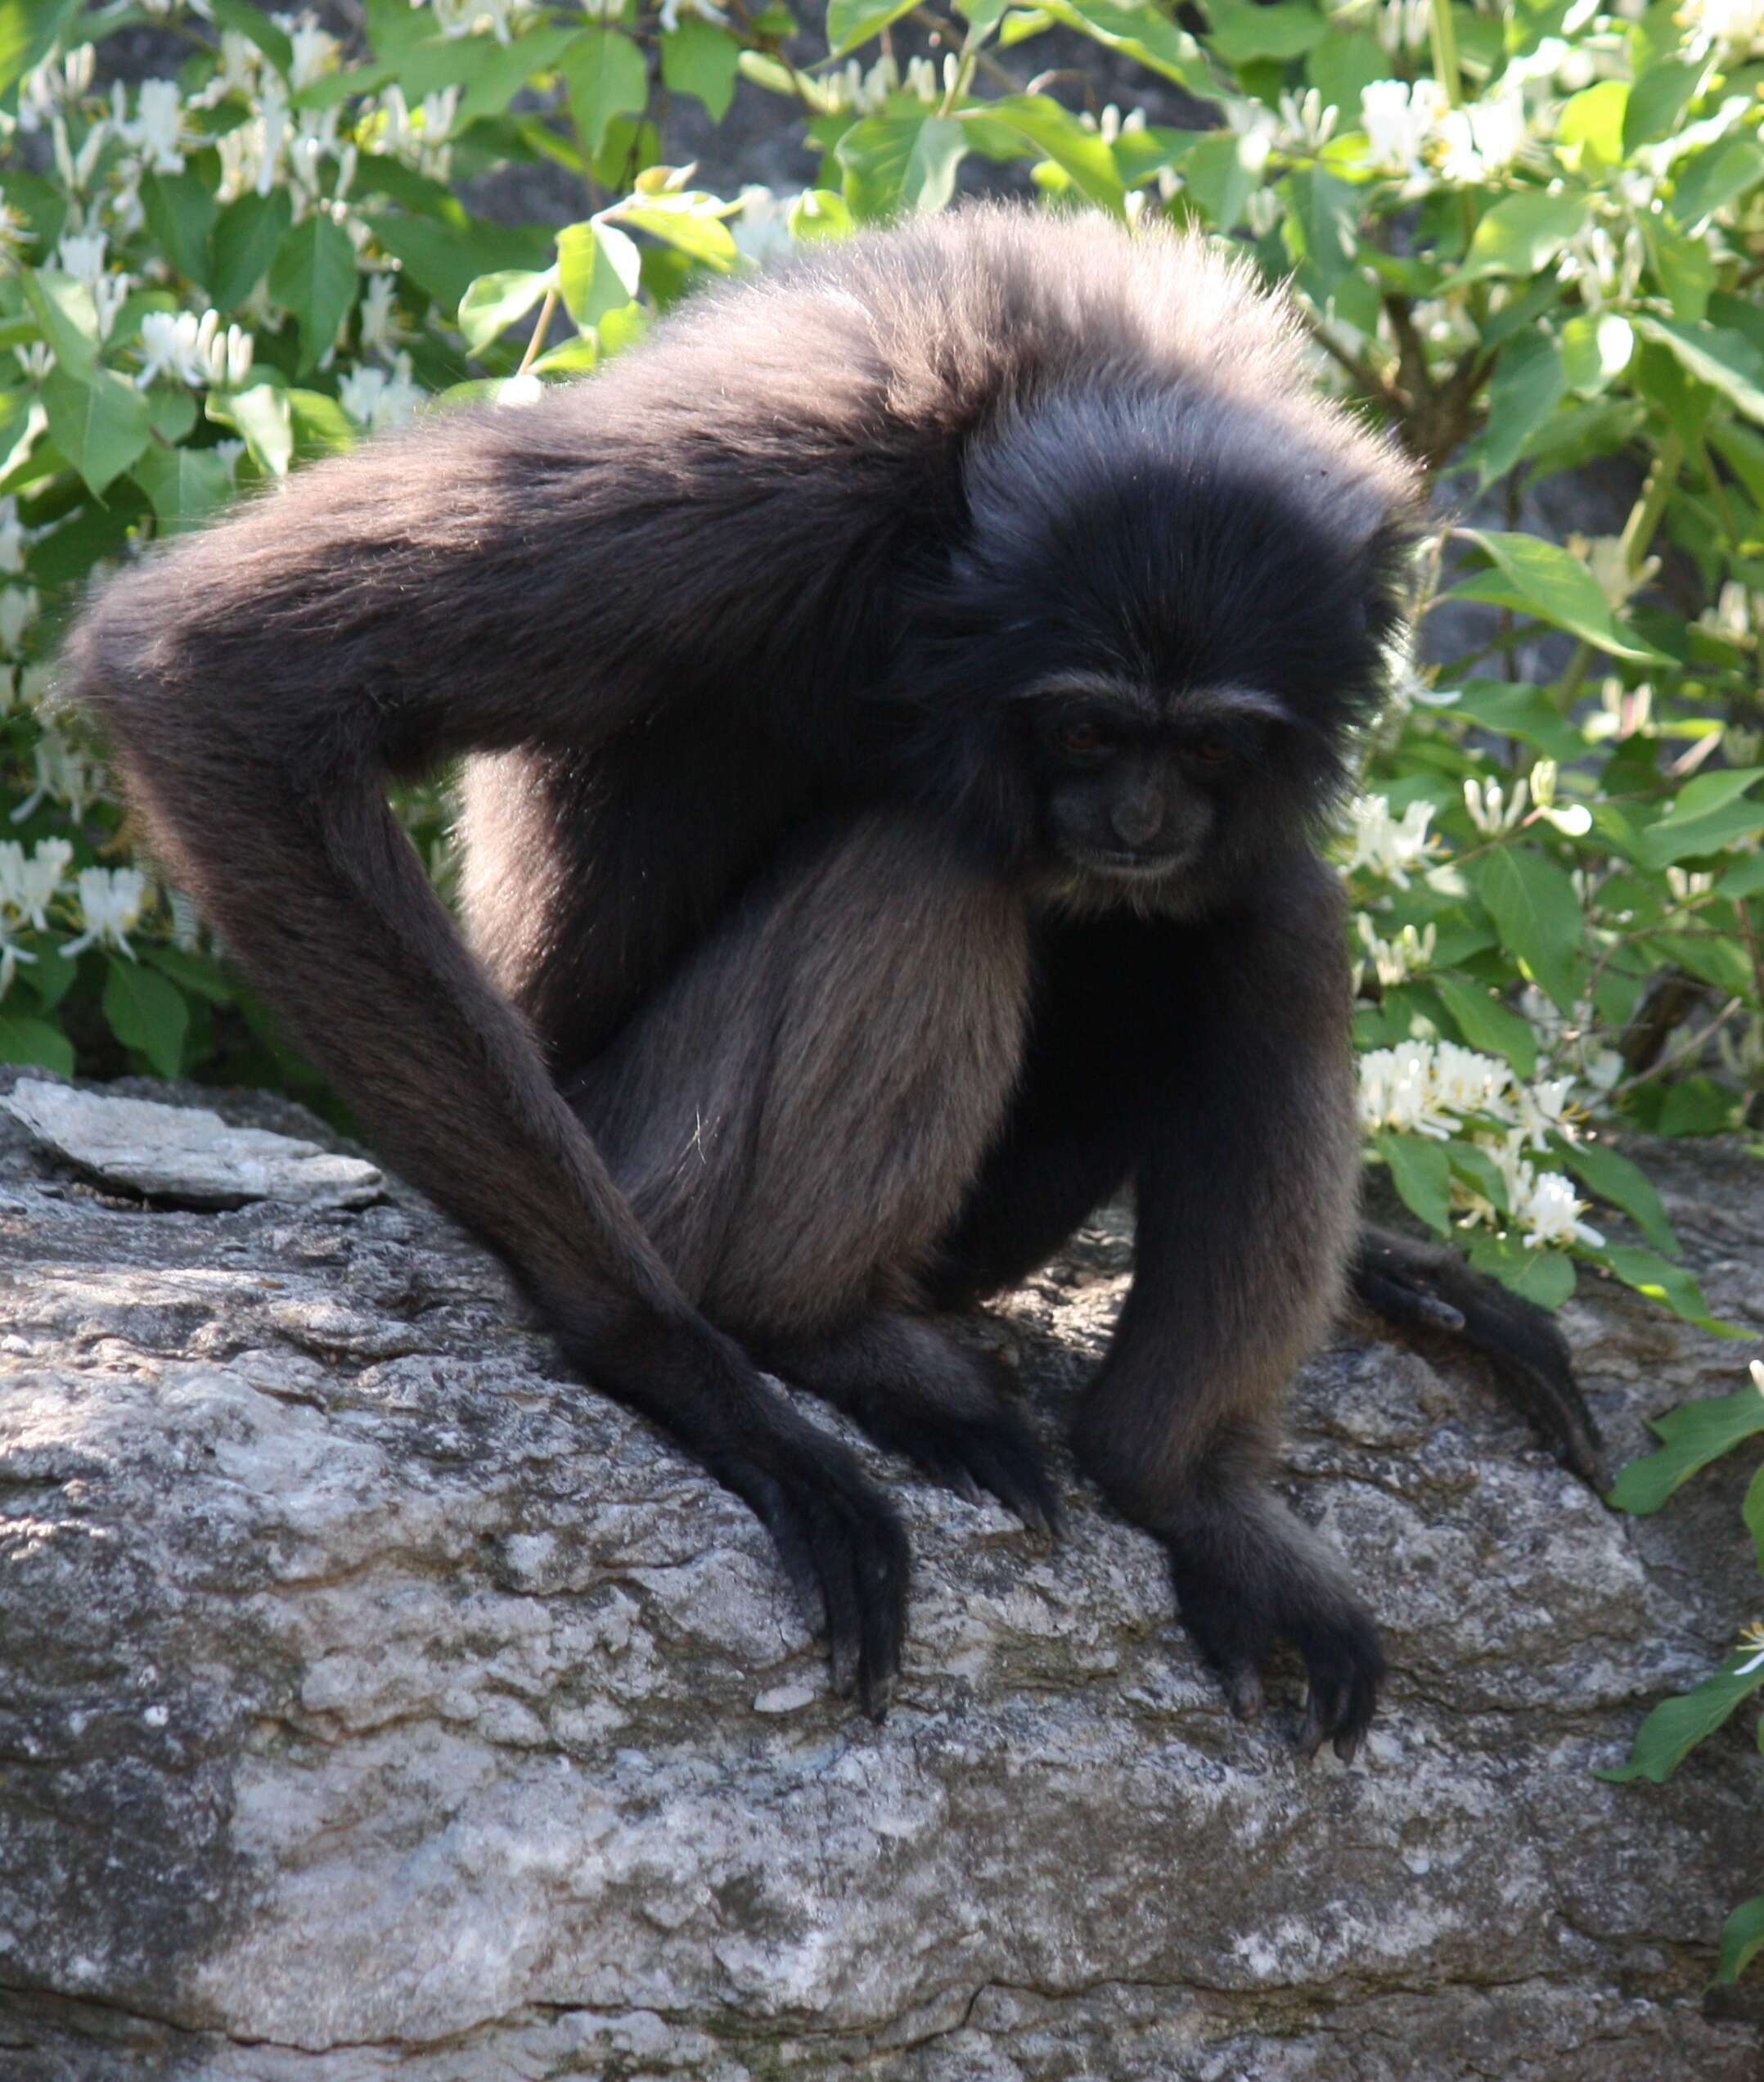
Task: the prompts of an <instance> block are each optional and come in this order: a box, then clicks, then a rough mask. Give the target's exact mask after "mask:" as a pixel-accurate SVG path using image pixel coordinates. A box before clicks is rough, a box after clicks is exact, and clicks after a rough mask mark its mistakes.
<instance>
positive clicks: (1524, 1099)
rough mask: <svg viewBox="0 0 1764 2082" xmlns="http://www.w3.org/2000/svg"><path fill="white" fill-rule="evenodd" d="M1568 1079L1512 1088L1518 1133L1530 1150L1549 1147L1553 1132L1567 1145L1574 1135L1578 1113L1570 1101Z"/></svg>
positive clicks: (1571, 1083) (1571, 1088)
mask: <svg viewBox="0 0 1764 2082" xmlns="http://www.w3.org/2000/svg"><path fill="white" fill-rule="evenodd" d="M1573 1089H1574V1080H1573V1078H1572V1077H1548V1078H1545V1079H1542V1080H1541V1082H1540V1083H1538V1084H1520V1085H1518V1086H1516V1087H1515V1088H1514V1093H1513V1102H1514V1106H1516V1107H1517V1109H1518V1111H1519V1133H1520V1134H1521V1136H1522V1137H1523V1139H1524V1140H1525V1141H1526V1142H1528V1144H1529V1145H1530V1147H1532V1149H1534V1150H1546V1149H1547V1148H1548V1147H1550V1139H1549V1138H1550V1132H1551V1130H1552V1129H1553V1130H1554V1131H1555V1133H1557V1134H1559V1135H1560V1136H1563V1137H1564V1138H1565V1139H1566V1140H1568V1142H1573V1141H1574V1140H1575V1139H1576V1137H1577V1133H1578V1131H1577V1129H1576V1127H1575V1124H1574V1120H1573V1116H1574V1115H1575V1114H1576V1113H1577V1111H1579V1109H1578V1108H1577V1106H1574V1104H1573V1100H1572V1097H1571V1095H1572V1093H1573Z"/></svg>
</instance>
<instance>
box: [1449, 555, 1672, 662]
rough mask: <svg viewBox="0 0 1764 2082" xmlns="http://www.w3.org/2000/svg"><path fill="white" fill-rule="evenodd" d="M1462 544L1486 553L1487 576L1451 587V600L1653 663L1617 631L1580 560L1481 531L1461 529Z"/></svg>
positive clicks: (1646, 652)
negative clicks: (1481, 604)
mask: <svg viewBox="0 0 1764 2082" xmlns="http://www.w3.org/2000/svg"><path fill="white" fill-rule="evenodd" d="M1456 532H1457V533H1458V534H1460V535H1461V536H1463V538H1464V539H1465V541H1467V542H1473V543H1475V544H1476V545H1477V546H1478V548H1480V549H1483V550H1484V551H1486V552H1487V555H1488V557H1489V558H1490V559H1491V561H1492V563H1493V565H1494V567H1495V568H1494V570H1492V571H1491V572H1482V573H1478V575H1476V576H1474V578H1470V579H1465V580H1464V581H1462V582H1461V583H1460V584H1458V585H1456V586H1454V587H1453V588H1452V589H1451V593H1449V594H1448V595H1447V597H1448V598H1450V599H1454V600H1482V601H1487V602H1489V603H1490V604H1491V605H1492V606H1496V607H1511V608H1513V609H1514V610H1515V611H1518V612H1519V613H1521V614H1526V615H1537V618H1538V619H1539V620H1541V621H1546V622H1548V623H1550V624H1551V625H1552V626H1553V627H1555V628H1556V629H1566V630H1567V631H1568V634H1569V635H1570V636H1578V637H1582V638H1585V639H1586V642H1588V643H1591V644H1592V645H1594V646H1595V647H1596V648H1597V649H1599V650H1600V651H1609V652H1610V653H1611V655H1612V656H1613V657H1618V658H1634V659H1636V660H1640V661H1642V662H1645V663H1646V662H1653V661H1654V653H1653V652H1652V651H1649V650H1647V649H1645V648H1644V647H1642V646H1641V645H1640V644H1639V643H1638V642H1636V640H1635V638H1632V637H1631V636H1630V635H1628V634H1627V633H1626V632H1625V631H1624V630H1623V629H1620V628H1619V627H1618V624H1617V621H1616V620H1615V619H1614V618H1613V615H1612V613H1611V610H1610V608H1609V606H1608V605H1607V604H1606V602H1605V597H1604V593H1603V592H1602V591H1601V590H1600V586H1599V581H1598V580H1597V579H1595V577H1594V576H1593V575H1592V574H1591V571H1589V570H1587V568H1586V566H1585V565H1584V564H1582V562H1581V561H1580V560H1579V558H1578V557H1573V556H1571V555H1570V554H1569V552H1568V551H1567V550H1565V549H1561V548H1558V547H1557V546H1556V544H1555V543H1549V542H1544V541H1542V540H1541V539H1540V538H1539V537H1537V536H1536V535H1521V534H1496V533H1493V532H1492V531H1490V530H1487V529H1484V528H1460V529H1459V530H1456Z"/></svg>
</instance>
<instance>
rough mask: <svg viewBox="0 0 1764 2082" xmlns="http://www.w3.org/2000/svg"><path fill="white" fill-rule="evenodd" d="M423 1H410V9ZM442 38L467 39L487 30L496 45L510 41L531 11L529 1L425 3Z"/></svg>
mask: <svg viewBox="0 0 1764 2082" xmlns="http://www.w3.org/2000/svg"><path fill="white" fill-rule="evenodd" d="M426 4H427V5H428V6H429V8H430V12H431V13H432V14H433V15H434V24H435V27H436V28H437V29H439V30H440V32H441V34H443V36H448V37H453V36H470V35H472V34H475V33H476V32H477V31H478V30H479V29H488V30H489V32H490V34H492V35H493V37H495V38H496V40H497V43H511V42H512V41H513V38H514V34H515V27H516V25H518V24H519V23H520V22H521V21H522V20H524V18H525V17H526V16H529V15H530V14H531V13H532V12H533V6H532V0H426ZM411 5H412V7H422V6H423V5H425V0H411Z"/></svg>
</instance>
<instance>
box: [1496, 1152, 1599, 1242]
mask: <svg viewBox="0 0 1764 2082" xmlns="http://www.w3.org/2000/svg"><path fill="white" fill-rule="evenodd" d="M1522 1169H1523V1171H1524V1173H1525V1185H1526V1190H1525V1191H1524V1192H1523V1194H1520V1193H1515V1194H1514V1199H1513V1217H1514V1221H1515V1222H1517V1223H1518V1224H1519V1225H1520V1226H1521V1228H1523V1231H1524V1235H1525V1243H1526V1247H1527V1248H1528V1250H1532V1251H1536V1250H1537V1249H1539V1248H1541V1247H1542V1246H1545V1245H1549V1244H1555V1245H1558V1246H1563V1245H1567V1244H1573V1243H1586V1244H1591V1246H1592V1247H1593V1248H1594V1249H1595V1250H1597V1249H1598V1248H1599V1247H1600V1246H1601V1245H1602V1244H1603V1243H1604V1237H1603V1236H1602V1235H1601V1234H1600V1232H1599V1231H1598V1230H1597V1229H1595V1228H1593V1226H1592V1224H1591V1223H1590V1222H1583V1221H1582V1219H1580V1218H1581V1216H1582V1214H1585V1213H1586V1201H1583V1200H1582V1198H1581V1197H1580V1196H1579V1195H1578V1194H1577V1192H1575V1190H1574V1183H1573V1179H1571V1178H1568V1176H1567V1175H1566V1174H1564V1173H1563V1172H1560V1171H1539V1172H1535V1173H1533V1172H1532V1171H1531V1169H1530V1167H1529V1166H1528V1165H1527V1166H1524V1167H1522Z"/></svg>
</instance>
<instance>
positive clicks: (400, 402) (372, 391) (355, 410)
mask: <svg viewBox="0 0 1764 2082" xmlns="http://www.w3.org/2000/svg"><path fill="white" fill-rule="evenodd" d="M337 399H338V402H339V403H340V404H341V405H342V407H343V409H344V411H345V412H347V413H348V414H349V417H350V418H351V419H353V421H355V422H356V424H357V425H358V426H365V427H367V430H369V431H370V432H371V433H374V434H379V433H382V432H384V431H385V429H387V428H388V427H392V426H403V424H404V423H405V421H407V419H409V418H410V417H411V415H412V413H413V412H415V411H416V408H417V407H418V406H419V405H420V404H421V403H422V399H423V394H422V392H421V390H420V389H419V388H418V386H417V385H416V382H415V381H413V380H412V376H411V358H410V356H409V355H408V354H397V355H394V358H393V363H392V367H391V369H390V371H389V372H388V371H387V370H385V369H383V368H365V367H364V368H356V369H351V370H350V371H349V374H348V375H347V376H341V377H340V378H339V379H338V382H337Z"/></svg>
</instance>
